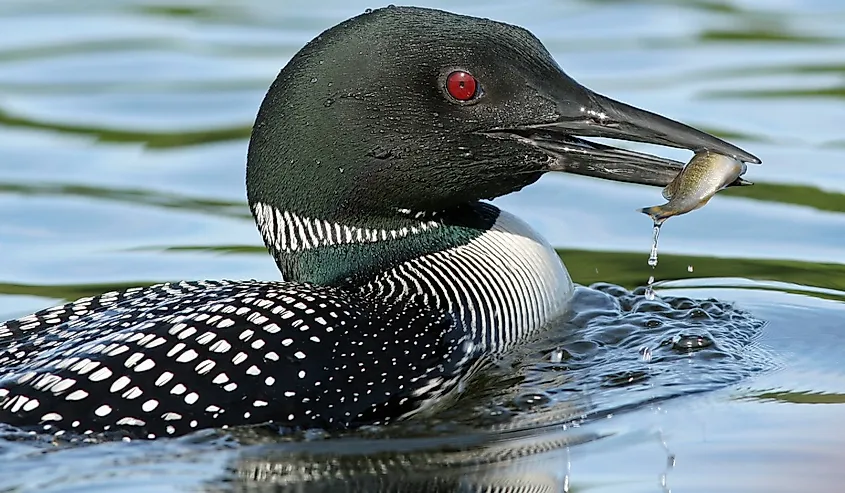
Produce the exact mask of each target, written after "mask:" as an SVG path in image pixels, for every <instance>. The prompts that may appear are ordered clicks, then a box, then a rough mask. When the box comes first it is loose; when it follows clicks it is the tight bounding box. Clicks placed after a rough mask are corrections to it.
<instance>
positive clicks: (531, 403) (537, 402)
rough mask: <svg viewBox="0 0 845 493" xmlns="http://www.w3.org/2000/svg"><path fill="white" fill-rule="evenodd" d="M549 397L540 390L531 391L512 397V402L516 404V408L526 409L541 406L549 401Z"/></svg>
mask: <svg viewBox="0 0 845 493" xmlns="http://www.w3.org/2000/svg"><path fill="white" fill-rule="evenodd" d="M550 401H551V399H550V398H549V396H547V395H546V394H542V393H540V392H531V393H528V394H522V395H519V396H517V397H516V398H514V400H513V403H514V404H515V405H516V407H517V408H519V409H521V410H523V411H527V410H529V409H532V408H534V407H537V406H542V405H543V404H546V403H548V402H550Z"/></svg>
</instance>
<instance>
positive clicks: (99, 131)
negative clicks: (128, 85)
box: [0, 110, 252, 148]
mask: <svg viewBox="0 0 845 493" xmlns="http://www.w3.org/2000/svg"><path fill="white" fill-rule="evenodd" d="M0 125H7V126H10V127H21V128H28V129H34V130H48V131H51V132H60V133H67V134H75V135H85V136H90V137H94V138H95V139H96V140H98V141H101V142H122V143H137V144H143V145H145V146H146V147H151V148H167V147H184V146H190V145H196V144H205V143H209V142H221V141H228V140H239V139H246V138H248V137H249V134H250V132H251V131H252V127H251V125H238V126H231V127H223V128H217V129H205V130H196V131H166V132H153V131H131V130H117V129H113V128H106V127H97V126H87V125H71V124H66V123H46V122H42V121H38V120H34V119H31V118H26V117H21V116H14V115H10V114H9V113H6V112H3V111H2V110H0Z"/></svg>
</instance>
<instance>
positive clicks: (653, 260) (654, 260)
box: [648, 221, 661, 269]
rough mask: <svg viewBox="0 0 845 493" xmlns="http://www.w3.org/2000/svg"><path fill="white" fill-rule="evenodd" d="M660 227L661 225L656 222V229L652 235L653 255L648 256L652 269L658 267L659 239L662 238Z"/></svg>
mask: <svg viewBox="0 0 845 493" xmlns="http://www.w3.org/2000/svg"><path fill="white" fill-rule="evenodd" d="M660 226H661V223H658V222H657V221H655V222H654V229H653V230H652V233H651V253H650V254H649V256H648V265H649V266H651V268H652V269H653V268H655V267H657V239H658V237H660Z"/></svg>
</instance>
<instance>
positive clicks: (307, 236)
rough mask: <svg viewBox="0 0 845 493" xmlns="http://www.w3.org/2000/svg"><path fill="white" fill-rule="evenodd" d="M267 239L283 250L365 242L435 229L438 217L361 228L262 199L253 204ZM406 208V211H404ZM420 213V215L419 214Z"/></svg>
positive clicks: (270, 244) (267, 241) (276, 247)
mask: <svg viewBox="0 0 845 493" xmlns="http://www.w3.org/2000/svg"><path fill="white" fill-rule="evenodd" d="M252 211H253V214H255V218H256V222H257V223H258V229H259V231H261V236H262V237H263V238H264V242H265V243H266V244H267V245H268V246H271V247H272V248H273V249H274V250H276V251H279V252H295V251H303V250H311V249H314V248H317V247H321V246H329V245H342V244H356V243H357V244H361V243H375V242H378V241H387V240H388V239H394V240H395V239H398V238H404V237H406V236H410V235H415V234H419V233H421V232H423V231H427V230H430V229H434V228H437V227H439V226H440V225H441V224H440V223H439V222H437V221H422V222H420V223H419V224H418V225H415V226H411V227H402V228H399V229H383V228H361V227H358V226H347V225H345V224H340V223H330V222H329V221H326V220H323V219H315V218H310V217H304V216H300V215H298V214H295V213H293V212H290V211H280V210H279V209H277V208H275V207H273V206H271V205H269V204H264V203H261V202H258V203H256V204H255V205H253V207H252ZM400 212H404V211H400ZM416 217H419V214H417V216H416Z"/></svg>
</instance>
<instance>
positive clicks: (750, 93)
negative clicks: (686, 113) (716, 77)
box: [701, 86, 845, 99]
mask: <svg viewBox="0 0 845 493" xmlns="http://www.w3.org/2000/svg"><path fill="white" fill-rule="evenodd" d="M701 96H702V97H704V98H710V99H717V98H718V99H727V98H736V99H785V98H845V86H834V87H816V88H804V89H730V90H719V91H704V92H702V93H701Z"/></svg>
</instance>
